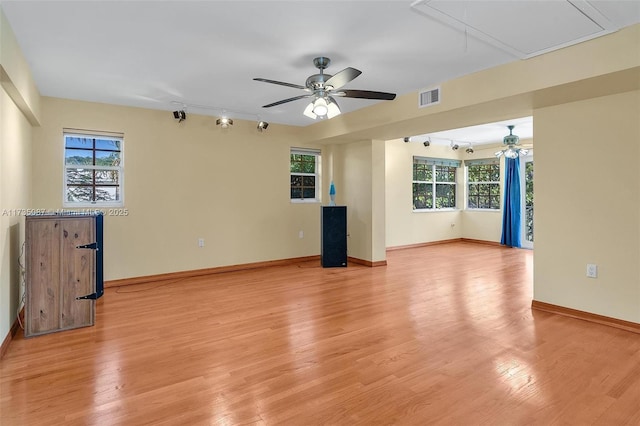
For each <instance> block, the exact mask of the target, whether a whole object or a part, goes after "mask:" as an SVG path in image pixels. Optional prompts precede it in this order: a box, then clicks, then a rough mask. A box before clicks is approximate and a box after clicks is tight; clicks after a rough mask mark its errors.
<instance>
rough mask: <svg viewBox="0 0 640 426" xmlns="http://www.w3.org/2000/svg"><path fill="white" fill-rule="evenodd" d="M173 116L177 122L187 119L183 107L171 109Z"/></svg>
mask: <svg viewBox="0 0 640 426" xmlns="http://www.w3.org/2000/svg"><path fill="white" fill-rule="evenodd" d="M173 118H175V119H176V120H178V123H181V122H183V121H184V120H186V119H187V113H186V112H185V111H184V110H183V109H181V110H178V111H173Z"/></svg>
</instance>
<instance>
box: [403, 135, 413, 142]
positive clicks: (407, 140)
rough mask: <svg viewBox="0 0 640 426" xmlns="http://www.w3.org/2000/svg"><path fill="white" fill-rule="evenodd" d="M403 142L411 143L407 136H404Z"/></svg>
mask: <svg viewBox="0 0 640 426" xmlns="http://www.w3.org/2000/svg"><path fill="white" fill-rule="evenodd" d="M403 140H404V142H405V143H407V142H411V139H410V138H409V136H405V137H404V139H403Z"/></svg>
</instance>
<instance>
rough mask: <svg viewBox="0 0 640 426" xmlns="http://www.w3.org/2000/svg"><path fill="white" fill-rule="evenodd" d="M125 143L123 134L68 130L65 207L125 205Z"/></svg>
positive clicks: (66, 140)
mask: <svg viewBox="0 0 640 426" xmlns="http://www.w3.org/2000/svg"><path fill="white" fill-rule="evenodd" d="M123 143H124V137H123V135H122V134H120V133H108V134H106V133H93V132H90V133H84V132H78V131H66V130H65V132H64V194H63V197H64V198H63V206H65V207H98V206H122V205H123V202H124V194H123V192H124V186H123V173H124V168H123Z"/></svg>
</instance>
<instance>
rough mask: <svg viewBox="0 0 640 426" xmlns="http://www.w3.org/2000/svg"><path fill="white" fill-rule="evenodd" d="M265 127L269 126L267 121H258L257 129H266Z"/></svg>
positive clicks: (260, 130)
mask: <svg viewBox="0 0 640 426" xmlns="http://www.w3.org/2000/svg"><path fill="white" fill-rule="evenodd" d="M267 127H269V123H267V122H266V121H262V120H260V121H258V131H259V132H262V131H263V130H267Z"/></svg>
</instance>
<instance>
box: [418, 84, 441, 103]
mask: <svg viewBox="0 0 640 426" xmlns="http://www.w3.org/2000/svg"><path fill="white" fill-rule="evenodd" d="M439 103H440V88H439V87H436V88H435V89H428V90H423V91H422V92H420V93H419V94H418V106H419V107H420V108H423V107H426V106H430V105H435V104H439Z"/></svg>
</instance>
